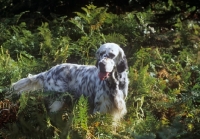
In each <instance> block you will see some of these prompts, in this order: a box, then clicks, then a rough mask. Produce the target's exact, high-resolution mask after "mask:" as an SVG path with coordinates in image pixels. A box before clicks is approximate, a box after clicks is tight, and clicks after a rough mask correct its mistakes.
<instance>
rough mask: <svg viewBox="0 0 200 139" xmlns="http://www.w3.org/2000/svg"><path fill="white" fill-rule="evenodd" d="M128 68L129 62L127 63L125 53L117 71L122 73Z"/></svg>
mask: <svg viewBox="0 0 200 139" xmlns="http://www.w3.org/2000/svg"><path fill="white" fill-rule="evenodd" d="M127 69H128V63H127V59H126V56H125V55H124V56H123V58H122V59H121V60H120V61H119V62H118V64H117V71H118V72H119V73H122V72H124V71H125V70H127Z"/></svg>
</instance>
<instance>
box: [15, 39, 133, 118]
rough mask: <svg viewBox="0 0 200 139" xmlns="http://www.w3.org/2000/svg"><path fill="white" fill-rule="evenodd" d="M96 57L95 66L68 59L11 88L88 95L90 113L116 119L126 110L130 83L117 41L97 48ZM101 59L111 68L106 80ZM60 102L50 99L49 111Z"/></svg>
mask: <svg viewBox="0 0 200 139" xmlns="http://www.w3.org/2000/svg"><path fill="white" fill-rule="evenodd" d="M110 54H111V56H109V55H110ZM96 58H97V60H98V61H97V65H96V66H89V65H77V64H70V63H64V64H60V65H56V66H54V67H52V68H51V69H50V70H48V71H46V72H42V73H39V74H37V75H29V76H28V77H27V78H23V79H21V80H19V81H17V82H16V83H14V84H13V85H12V88H13V90H14V92H16V93H22V92H25V91H33V90H39V89H42V90H44V91H56V92H70V93H72V94H73V95H74V96H75V97H80V96H81V95H82V94H84V96H87V97H88V98H89V103H90V106H91V108H92V109H93V113H95V112H100V113H110V114H111V115H112V116H113V118H114V119H115V120H116V119H117V120H119V119H121V118H122V117H123V116H124V115H125V114H126V104H125V98H126V97H127V94H128V83H129V81H128V73H127V68H128V67H127V61H126V57H125V55H124V52H123V50H122V49H121V48H120V47H119V46H118V45H117V44H114V43H106V44H104V45H102V46H101V47H100V48H99V49H98V51H97V53H96ZM100 62H103V63H104V64H105V68H104V69H105V71H106V72H110V76H109V77H108V78H107V79H105V80H100V78H99V72H100V68H99V63H100ZM63 103H64V102H62V101H55V102H53V103H52V104H51V105H50V106H49V108H50V111H52V112H54V111H58V110H59V109H60V108H61V107H62V105H63Z"/></svg>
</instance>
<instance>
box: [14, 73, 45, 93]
mask: <svg viewBox="0 0 200 139" xmlns="http://www.w3.org/2000/svg"><path fill="white" fill-rule="evenodd" d="M11 88H12V90H13V92H14V93H19V94H21V93H22V92H28V91H35V90H40V89H43V81H42V79H41V78H39V75H31V74H29V75H28V77H27V78H23V79H21V80H19V81H17V82H15V83H13V84H12V86H11Z"/></svg>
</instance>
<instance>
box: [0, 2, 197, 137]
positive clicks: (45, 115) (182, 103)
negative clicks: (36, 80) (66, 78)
mask: <svg viewBox="0 0 200 139" xmlns="http://www.w3.org/2000/svg"><path fill="white" fill-rule="evenodd" d="M160 5H164V6H165V10H162V9H160V8H159V7H160ZM184 6H186V7H187V5H184ZM171 9H173V10H177V11H179V10H180V9H178V8H177V7H176V5H175V4H174V3H173V1H172V0H170V1H168V2H166V3H165V2H160V1H158V2H157V3H154V7H153V9H151V8H149V9H145V10H144V11H143V12H136V11H132V12H129V13H125V14H122V15H115V14H112V13H109V12H108V11H107V9H106V8H104V7H96V6H94V5H87V6H86V7H83V8H82V10H83V11H82V12H76V16H75V17H74V18H71V19H66V18H65V17H64V16H63V17H56V18H55V19H54V20H53V21H49V22H44V23H41V25H39V26H37V27H35V28H34V29H33V28H30V27H29V26H28V24H27V23H26V22H23V21H20V17H21V16H22V15H23V14H24V13H21V14H19V15H18V16H17V17H18V18H17V19H16V17H15V18H13V19H12V20H11V21H10V22H11V23H12V22H14V23H13V25H7V24H6V22H5V23H4V22H1V23H0V29H1V30H3V32H0V38H1V39H0V45H1V47H0V65H1V66H0V75H1V78H0V93H1V102H0V106H1V107H0V110H1V111H0V112H1V113H0V114H2V113H3V112H4V109H8V108H10V109H11V108H12V107H14V105H12V103H10V102H8V101H5V98H4V93H5V92H6V91H4V90H5V89H6V88H9V87H10V85H11V84H12V83H13V82H15V81H17V80H19V79H21V78H23V77H26V76H27V75H28V74H29V73H31V74H36V73H39V72H42V71H45V70H48V69H49V68H50V67H52V66H54V65H56V64H58V63H63V62H73V63H78V64H92V65H94V64H95V58H94V54H95V52H96V50H97V48H98V47H99V46H100V45H101V44H103V43H105V42H115V43H118V44H119V45H120V46H121V47H122V48H123V49H124V51H125V53H126V56H127V59H128V64H129V80H130V84H129V94H128V98H127V99H126V104H127V109H128V113H127V114H126V116H125V117H124V119H122V121H121V122H120V123H119V124H118V126H117V127H116V128H113V127H112V120H111V117H110V115H106V114H105V115H101V114H98V113H97V114H95V115H90V114H89V112H88V111H89V106H88V100H87V98H84V97H83V96H82V97H80V99H79V100H74V99H73V97H72V96H70V95H68V94H66V93H63V94H62V95H63V97H64V98H65V97H67V99H66V100H67V103H66V106H65V107H64V108H63V109H62V110H61V111H59V112H57V113H50V112H48V108H47V107H46V99H47V98H48V97H49V96H48V95H46V94H48V93H45V92H40V91H38V92H30V93H25V94H24V95H22V96H21V97H20V99H17V100H16V101H13V103H14V104H16V105H15V107H16V106H17V108H18V109H16V110H17V112H15V113H16V115H17V118H16V119H15V120H13V121H10V120H8V119H9V118H10V117H12V116H13V115H12V113H14V111H11V113H6V116H7V117H1V118H0V122H1V123H0V124H1V125H0V135H1V138H57V139H58V138H67V139H71V138H76V139H78V138H88V139H89V138H102V139H105V138H112V139H114V138H115V139H121V138H124V139H127V138H133V139H146V138H148V139H184V138H185V139H186V138H187V139H194V138H199V137H200V130H199V129H200V126H199V125H200V124H199V120H200V110H199V109H198V107H199V105H200V97H199V92H200V83H199V81H200V78H199V75H200V68H199V64H200V52H199V50H200V47H199V42H200V41H199V31H200V27H199V23H198V21H195V20H190V19H187V20H181V19H182V18H183V16H186V15H187V13H185V15H184V13H180V14H178V15H176V16H174V17H173V18H170V19H168V20H166V21H163V24H172V23H173V25H172V26H170V28H165V27H163V26H161V25H159V26H158V25H157V24H156V22H155V21H156V20H160V18H161V17H159V14H164V13H165V12H167V11H169V10H171ZM191 11H193V12H195V8H194V7H190V8H188V12H191ZM7 20H9V19H7ZM13 20H15V21H13ZM16 23H17V24H16ZM62 95H61V96H62ZM69 96H70V97H69ZM3 104H8V105H3ZM8 106H9V107H8ZM6 112H7V111H6ZM9 112H10V111H9Z"/></svg>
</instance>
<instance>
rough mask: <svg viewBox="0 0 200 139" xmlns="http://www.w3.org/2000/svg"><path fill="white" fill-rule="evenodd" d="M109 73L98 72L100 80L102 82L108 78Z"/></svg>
mask: <svg viewBox="0 0 200 139" xmlns="http://www.w3.org/2000/svg"><path fill="white" fill-rule="evenodd" d="M108 74H109V72H99V78H100V80H104V79H106V78H107V77H108Z"/></svg>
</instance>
